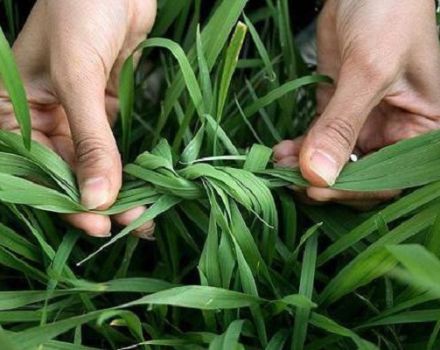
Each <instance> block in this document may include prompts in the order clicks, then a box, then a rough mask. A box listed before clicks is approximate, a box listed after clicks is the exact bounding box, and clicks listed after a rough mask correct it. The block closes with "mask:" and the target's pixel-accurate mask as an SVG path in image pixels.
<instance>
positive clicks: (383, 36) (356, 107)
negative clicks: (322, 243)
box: [274, 0, 440, 207]
mask: <svg viewBox="0 0 440 350" xmlns="http://www.w3.org/2000/svg"><path fill="white" fill-rule="evenodd" d="M317 46H318V72H319V73H321V74H325V75H328V76H330V77H331V78H332V79H333V80H334V84H333V85H322V86H319V87H318V90H317V117H316V119H315V121H314V123H313V124H312V126H311V127H310V129H309V131H308V133H307V134H306V135H305V136H303V137H300V138H298V139H295V140H286V141H282V142H281V143H280V144H278V145H277V146H275V147H274V156H275V160H276V161H277V162H278V164H279V165H281V166H287V167H294V166H298V165H299V167H300V169H301V172H302V174H303V176H304V177H305V178H306V179H307V180H308V181H309V182H310V184H311V186H310V187H309V188H307V189H306V190H305V195H306V196H307V197H308V198H309V199H312V200H314V201H318V202H326V201H336V202H341V203H345V204H349V205H354V206H361V207H362V206H367V207H368V206H370V205H374V204H377V203H379V202H381V201H383V200H387V199H390V198H392V197H394V196H395V195H396V194H398V192H395V191H388V192H380V193H360V192H344V191H335V190H332V189H329V188H327V187H329V186H331V185H332V184H334V183H335V181H336V179H337V177H338V175H339V173H340V171H341V170H342V168H343V166H344V165H345V164H346V162H347V161H348V159H349V157H350V154H351V153H352V152H353V151H354V150H355V151H358V152H360V153H361V154H364V155H365V154H368V153H371V152H374V151H376V150H378V149H380V148H382V147H384V146H387V145H390V144H393V143H395V142H397V141H399V140H402V139H406V138H410V137H414V136H417V135H420V134H423V133H425V132H428V131H431V130H434V129H438V128H440V98H439V96H440V81H439V79H437V77H438V76H440V47H439V39H438V33H437V26H436V19H435V4H434V1H432V0H420V1H413V0H387V1H382V0H327V1H326V3H325V5H324V8H323V10H322V12H321V14H320V16H319V19H318V29H317ZM397 176H398V175H397Z"/></svg>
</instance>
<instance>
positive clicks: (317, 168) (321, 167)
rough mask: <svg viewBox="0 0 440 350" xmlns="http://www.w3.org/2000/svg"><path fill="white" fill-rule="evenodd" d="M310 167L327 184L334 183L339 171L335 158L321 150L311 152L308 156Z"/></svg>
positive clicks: (331, 184)
mask: <svg viewBox="0 0 440 350" xmlns="http://www.w3.org/2000/svg"><path fill="white" fill-rule="evenodd" d="M310 168H311V169H312V170H313V172H314V173H315V174H316V175H318V176H319V177H320V178H321V179H323V180H324V181H325V182H326V183H327V184H328V185H329V186H333V185H334V184H335V182H336V178H337V177H338V175H339V171H340V170H339V167H338V163H336V160H335V159H334V158H333V157H331V156H330V155H328V154H325V153H323V152H321V151H316V152H315V153H313V154H312V157H311V158H310Z"/></svg>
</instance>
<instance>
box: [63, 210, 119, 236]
mask: <svg viewBox="0 0 440 350" xmlns="http://www.w3.org/2000/svg"><path fill="white" fill-rule="evenodd" d="M63 217H64V219H65V220H66V221H67V222H69V223H70V224H71V225H72V226H74V227H76V228H78V229H80V230H82V231H84V232H85V233H86V234H88V235H89V236H92V237H99V238H106V237H110V236H111V232H110V230H111V221H110V218H109V217H108V216H104V215H98V214H92V213H81V214H67V215H63Z"/></svg>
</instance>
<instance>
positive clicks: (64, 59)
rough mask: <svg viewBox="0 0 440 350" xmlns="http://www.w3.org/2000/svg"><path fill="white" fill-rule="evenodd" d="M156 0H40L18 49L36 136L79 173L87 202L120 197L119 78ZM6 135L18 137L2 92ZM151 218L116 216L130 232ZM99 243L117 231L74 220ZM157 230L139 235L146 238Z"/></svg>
mask: <svg viewBox="0 0 440 350" xmlns="http://www.w3.org/2000/svg"><path fill="white" fill-rule="evenodd" d="M155 14H156V1H155V0H93V1H87V0H81V1H70V0H57V1H54V0H38V1H37V3H36V4H35V6H34V8H33V10H32V12H31V14H30V16H29V18H28V20H27V23H26V24H25V27H24V28H23V30H22V32H21V33H20V35H19V37H18V39H17V41H16V42H15V44H14V46H13V50H14V54H15V57H16V61H17V64H18V67H19V70H20V73H21V77H22V79H23V81H24V84H25V88H26V92H27V96H28V101H29V106H30V110H31V111H30V112H31V119H32V128H33V131H32V137H33V139H34V140H36V141H39V142H41V143H43V144H45V145H47V146H49V147H51V148H52V149H54V150H55V151H56V152H58V153H59V154H60V155H61V156H62V157H63V158H64V159H65V160H66V161H67V162H68V163H69V164H70V165H71V166H72V168H73V169H74V171H75V172H76V175H77V178H78V185H79V188H80V191H81V202H82V204H83V205H84V206H85V207H86V208H88V209H98V210H103V209H107V208H108V207H110V206H111V205H112V204H113V203H114V201H115V199H116V197H117V195H118V192H119V190H120V187H121V178H122V164H121V158H120V154H119V152H118V148H117V145H116V141H115V139H114V137H113V133H112V130H111V125H112V124H113V123H114V121H115V118H116V115H117V111H118V98H117V91H118V81H119V73H120V70H121V67H122V65H123V63H124V61H125V59H126V58H127V57H128V56H129V55H130V54H131V53H132V52H133V50H134V49H135V48H136V46H137V45H138V44H139V43H140V42H141V41H142V40H144V39H145V37H146V35H147V33H148V32H149V31H150V30H151V28H152V26H153V23H154V18H155ZM0 128H2V129H6V130H10V131H17V132H18V131H19V126H18V124H17V122H16V120H15V118H14V115H13V110H12V106H11V104H10V100H9V99H8V97H7V94H6V92H5V91H0ZM144 211H145V208H136V209H132V210H130V211H128V212H126V213H123V214H119V215H117V216H115V217H114V218H115V221H117V222H118V223H120V224H122V225H127V224H128V223H130V222H131V221H133V220H134V219H136V218H137V217H138V216H139V215H141V214H142V213H143V212H144ZM66 219H67V220H68V221H69V222H70V223H71V224H73V225H74V226H76V227H78V228H80V229H83V230H84V231H85V232H86V233H88V234H89V235H92V236H98V237H105V236H108V235H109V232H110V230H111V220H110V218H109V217H107V216H103V215H98V214H91V213H82V214H75V215H68V216H66ZM153 228H154V224H153V223H152V222H150V223H147V224H146V225H144V226H143V227H141V228H140V229H139V230H138V234H139V235H141V236H142V237H147V236H148V235H149V234H150V233H151V232H152V230H153Z"/></svg>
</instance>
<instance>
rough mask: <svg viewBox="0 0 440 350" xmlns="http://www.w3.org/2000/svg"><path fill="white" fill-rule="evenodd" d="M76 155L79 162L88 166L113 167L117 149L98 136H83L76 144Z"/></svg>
mask: <svg viewBox="0 0 440 350" xmlns="http://www.w3.org/2000/svg"><path fill="white" fill-rule="evenodd" d="M75 146H76V147H75V156H76V161H77V163H78V164H82V165H85V166H88V167H94V168H97V167H100V168H101V167H103V168H110V167H112V164H111V163H112V162H111V159H112V157H113V154H114V153H115V150H114V149H113V148H112V147H109V146H108V145H107V143H105V142H104V141H102V140H100V139H99V138H96V137H84V138H81V139H80V140H79V141H77V142H76V144H75Z"/></svg>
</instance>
